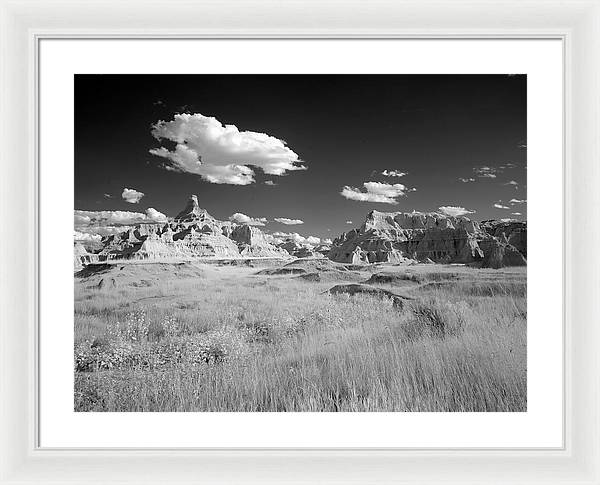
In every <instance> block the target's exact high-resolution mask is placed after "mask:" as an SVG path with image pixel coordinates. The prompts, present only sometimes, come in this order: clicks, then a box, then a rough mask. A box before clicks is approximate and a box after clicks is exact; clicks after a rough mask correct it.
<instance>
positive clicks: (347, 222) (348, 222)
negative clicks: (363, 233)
mask: <svg viewBox="0 0 600 485" xmlns="http://www.w3.org/2000/svg"><path fill="white" fill-rule="evenodd" d="M346 224H354V223H353V222H352V221H346Z"/></svg>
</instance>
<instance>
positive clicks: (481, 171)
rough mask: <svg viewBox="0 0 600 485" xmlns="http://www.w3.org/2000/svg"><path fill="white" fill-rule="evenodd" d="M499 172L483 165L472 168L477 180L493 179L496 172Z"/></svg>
mask: <svg viewBox="0 0 600 485" xmlns="http://www.w3.org/2000/svg"><path fill="white" fill-rule="evenodd" d="M501 171H502V170H500V169H498V168H494V167H487V166H485V165H484V166H482V167H475V168H473V173H475V175H477V176H478V177H479V178H489V179H495V178H496V175H497V174H498V172H501Z"/></svg>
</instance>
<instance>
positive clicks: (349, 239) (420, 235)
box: [328, 211, 527, 268]
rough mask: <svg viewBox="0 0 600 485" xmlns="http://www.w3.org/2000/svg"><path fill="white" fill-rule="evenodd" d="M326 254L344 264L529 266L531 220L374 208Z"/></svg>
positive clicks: (337, 240)
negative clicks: (482, 219)
mask: <svg viewBox="0 0 600 485" xmlns="http://www.w3.org/2000/svg"><path fill="white" fill-rule="evenodd" d="M328 257H329V258H330V259H332V260H333V261H338V262H345V263H354V264H359V263H378V262H391V263H400V262H403V261H406V260H416V261H422V262H435V263H481V265H482V266H483V267H491V268H500V267H503V266H524V265H526V264H527V262H526V257H527V224H526V223H524V222H517V221H513V222H500V221H485V222H483V223H478V222H475V221H471V220H470V219H468V218H466V217H452V216H446V215H443V214H439V213H436V212H431V213H417V212H414V213H403V212H391V213H385V212H378V211H372V212H370V213H369V214H368V215H367V218H366V220H365V222H364V224H363V225H362V226H361V227H359V228H358V229H353V230H351V231H349V232H347V233H344V234H342V235H341V236H340V237H338V238H337V239H336V240H335V241H333V245H332V248H331V250H330V251H329V253H328Z"/></svg>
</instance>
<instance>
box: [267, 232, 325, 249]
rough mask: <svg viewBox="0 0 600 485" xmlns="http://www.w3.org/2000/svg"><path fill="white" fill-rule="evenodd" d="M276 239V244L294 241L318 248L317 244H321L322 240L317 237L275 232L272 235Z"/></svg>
mask: <svg viewBox="0 0 600 485" xmlns="http://www.w3.org/2000/svg"><path fill="white" fill-rule="evenodd" d="M271 237H272V238H274V240H275V241H274V242H276V243H283V242H288V241H292V242H295V243H296V244H303V245H310V246H316V245H317V244H321V238H319V237H317V236H302V235H300V234H298V233H297V232H274V233H273V234H272V235H271Z"/></svg>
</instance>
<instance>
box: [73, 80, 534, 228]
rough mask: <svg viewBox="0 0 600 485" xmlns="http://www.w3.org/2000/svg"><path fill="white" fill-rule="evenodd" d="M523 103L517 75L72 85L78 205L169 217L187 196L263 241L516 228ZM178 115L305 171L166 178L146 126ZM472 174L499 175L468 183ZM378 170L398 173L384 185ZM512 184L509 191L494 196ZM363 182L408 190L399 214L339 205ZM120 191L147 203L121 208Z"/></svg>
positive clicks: (521, 189) (386, 207)
mask: <svg viewBox="0 0 600 485" xmlns="http://www.w3.org/2000/svg"><path fill="white" fill-rule="evenodd" d="M526 98H527V81H526V76H521V75H516V76H509V75H77V76H76V79H75V208H76V209H83V210H92V211H97V210H129V211H137V212H144V211H145V209H147V208H148V207H153V208H155V209H157V210H158V211H160V212H163V213H165V214H166V215H167V216H174V215H176V213H177V212H178V211H179V210H181V209H182V208H183V206H184V205H185V202H186V199H187V198H188V196H189V195H190V194H197V195H198V198H199V201H200V205H201V206H202V207H204V208H205V209H207V210H208V211H209V212H210V213H211V214H212V215H213V216H215V217H216V218H218V219H221V220H226V219H227V218H228V217H229V216H230V215H231V214H233V213H235V212H242V213H244V214H247V215H249V216H252V217H266V218H267V219H269V220H270V221H271V222H270V223H269V224H268V225H267V226H266V227H265V229H266V230H267V231H271V232H274V231H285V232H299V233H300V234H304V235H309V234H314V235H317V236H320V237H333V236H336V235H338V234H339V233H341V232H342V231H346V230H349V229H350V228H351V227H357V226H359V225H360V224H361V223H362V221H363V220H364V217H365V215H366V214H367V213H368V212H369V211H370V210H372V209H377V210H379V211H385V212H395V211H406V212H410V211H413V210H417V211H432V210H437V209H438V207H440V206H460V207H464V208H466V209H469V210H473V211H476V212H475V213H474V214H470V215H469V216H468V217H471V218H472V219H475V220H484V219H492V218H495V219H499V218H507V217H514V218H517V219H521V220H523V219H525V216H526V204H514V203H513V204H512V205H511V204H510V203H509V201H510V200H511V199H519V200H523V199H526V198H527V197H526V143H527V141H526V139H527V112H526ZM182 112H188V113H201V114H202V115H205V116H213V117H215V118H217V119H218V120H219V121H220V122H222V123H223V124H233V125H236V126H237V127H238V129H239V130H240V131H253V132H261V133H266V134H268V135H270V136H272V137H276V138H278V139H281V140H285V142H286V143H287V146H288V147H289V148H290V149H291V150H293V151H294V152H296V153H297V154H298V155H299V157H300V159H301V160H302V161H303V163H304V164H305V165H306V166H307V167H308V170H305V171H289V172H287V173H286V174H285V176H272V175H271V176H268V175H265V174H264V173H262V172H261V170H260V169H255V172H256V175H255V179H256V183H253V184H250V185H243V186H242V185H227V184H214V183H209V182H206V181H204V180H202V178H201V177H200V176H199V175H196V174H192V173H178V172H175V171H170V170H165V168H164V165H165V162H166V161H167V160H166V159H164V158H161V157H157V156H154V155H151V154H150V153H149V150H150V149H151V148H158V147H160V146H165V147H167V148H169V149H172V148H173V146H174V144H173V143H171V142H168V141H167V142H159V141H157V140H156V139H154V138H153V136H152V135H151V127H152V125H153V124H154V123H156V122H157V121H158V120H165V121H170V120H172V119H173V116H174V114H175V113H182ZM507 163H508V164H509V165H508V166H506V164H507ZM511 164H514V165H515V167H514V168H513V167H512V165H511ZM481 166H486V167H490V168H491V169H492V170H491V172H490V171H488V173H493V174H494V175H496V177H495V178H491V177H490V178H488V177H481V176H478V174H476V173H474V170H473V169H474V168H476V167H481ZM502 167H504V168H502ZM385 169H387V170H398V171H401V172H406V173H407V175H406V176H403V177H400V178H398V177H385V176H383V175H381V173H380V172H381V171H383V170H385ZM479 175H481V173H480V174H479ZM460 177H462V178H466V179H469V178H474V179H475V181H474V182H467V183H464V182H461V181H459V180H458V179H459V178H460ZM265 180H273V181H274V182H276V183H277V185H275V186H269V185H265V184H264V183H263V182H264V181H265ZM511 180H512V181H515V182H516V183H517V184H518V185H517V186H516V187H518V188H517V189H515V185H505V184H506V183H507V182H509V181H511ZM369 181H374V182H385V183H389V184H396V183H401V184H404V185H406V186H407V187H408V188H412V187H414V188H416V189H417V190H416V191H414V192H408V193H407V194H406V195H405V196H401V197H398V199H397V200H398V204H397V205H391V204H383V203H374V202H363V201H356V200H349V199H346V198H345V197H343V196H342V195H340V191H341V190H342V188H343V187H344V186H346V185H347V186H351V187H357V188H361V189H362V190H363V191H364V190H365V189H364V188H363V185H362V184H363V183H364V182H369ZM125 187H128V188H132V189H136V190H138V191H141V192H143V193H144V194H146V195H145V197H143V198H142V199H141V201H140V202H139V203H138V204H131V203H128V202H126V201H125V200H123V199H122V198H121V193H122V192H123V188H125ZM104 194H109V195H111V196H112V197H111V198H107V197H105V196H104ZM499 201H502V202H499ZM495 203H499V205H503V206H506V207H509V208H508V209H499V208H495V207H493V205H494V204H495ZM513 212H521V213H522V216H513V215H511V213H513ZM275 217H286V218H291V219H301V220H303V221H304V222H305V224H303V225H296V226H286V225H282V224H280V223H277V222H272V220H273V218H275ZM347 220H351V221H353V222H354V224H353V225H352V226H350V225H348V224H346V223H345V222H346V221H347Z"/></svg>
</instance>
